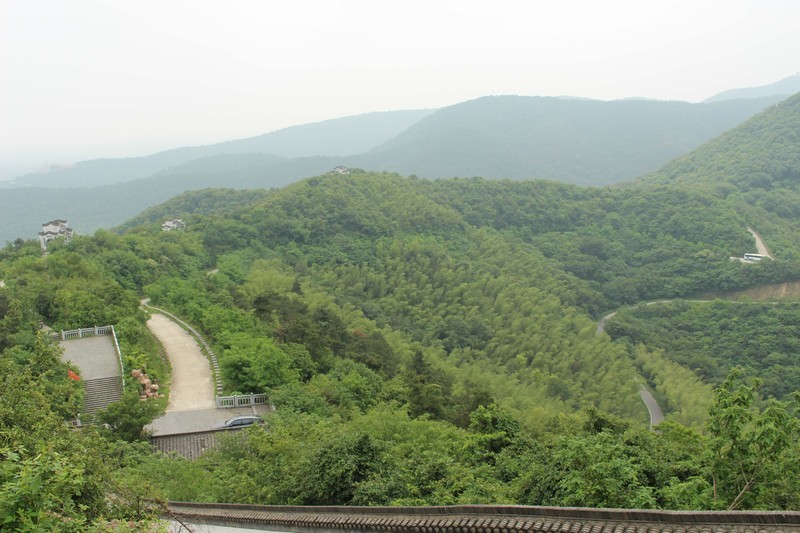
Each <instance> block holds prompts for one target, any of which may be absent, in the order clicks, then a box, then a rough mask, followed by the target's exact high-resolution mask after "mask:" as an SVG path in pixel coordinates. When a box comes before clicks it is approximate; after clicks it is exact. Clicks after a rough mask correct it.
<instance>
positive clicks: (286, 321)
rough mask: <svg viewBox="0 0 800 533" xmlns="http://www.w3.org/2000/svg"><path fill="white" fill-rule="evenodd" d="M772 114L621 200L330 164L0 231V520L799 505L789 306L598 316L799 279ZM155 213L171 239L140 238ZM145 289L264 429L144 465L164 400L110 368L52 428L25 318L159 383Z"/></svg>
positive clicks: (789, 185)
mask: <svg viewBox="0 0 800 533" xmlns="http://www.w3.org/2000/svg"><path fill="white" fill-rule="evenodd" d="M799 108H800V97H795V98H793V99H790V100H788V101H787V102H784V103H783V104H781V105H780V106H778V107H776V108H774V109H771V110H769V111H767V112H766V113H765V114H764V115H761V116H759V117H757V118H756V119H753V121H751V122H749V123H748V124H746V125H744V126H743V127H742V128H739V129H737V130H735V131H734V132H731V133H730V134H729V135H727V136H725V137H723V138H721V139H718V140H717V141H715V144H712V145H710V146H711V147H712V148H709V147H708V146H706V147H704V148H701V149H700V150H698V151H697V152H696V153H695V154H693V155H690V156H688V158H687V159H686V160H684V161H683V162H677V163H675V165H676V166H673V167H668V168H667V169H665V170H664V171H663V172H662V173H661V174H659V175H657V176H655V177H653V178H651V179H647V180H642V181H640V182H637V183H634V184H631V185H628V186H624V187H606V188H593V189H590V188H579V187H577V186H573V185H567V184H561V183H556V182H549V181H523V182H520V181H504V180H501V181H490V180H483V179H480V178H470V179H450V180H440V181H428V180H424V179H419V178H413V177H412V178H406V177H401V176H399V175H396V174H386V173H374V172H366V171H361V170H357V169H351V170H350V173H349V174H336V173H330V174H325V175H320V176H317V177H315V178H311V179H306V180H303V181H301V182H298V183H295V184H292V185H289V186H287V187H285V188H283V189H279V190H273V191H233V190H205V191H199V192H191V193H185V194H183V195H181V196H178V197H176V198H174V199H173V200H171V201H169V202H167V203H166V204H164V205H161V206H159V207H157V208H154V209H152V210H150V211H148V212H146V213H143V214H142V215H141V217H140V218H138V219H137V220H136V221H135V222H132V223H131V224H129V225H128V226H127V227H126V228H125V229H124V231H122V230H121V231H119V232H112V231H108V230H100V231H97V232H96V233H95V234H94V235H93V236H84V237H75V238H74V239H73V240H72V241H71V242H69V243H66V242H60V241H56V242H53V243H51V245H50V246H49V248H48V253H47V254H46V255H43V254H41V251H40V249H39V247H38V243H36V242H33V241H23V240H18V241H16V242H14V243H11V244H9V245H7V246H6V247H5V248H3V249H2V250H0V280H3V284H2V287H0V350H2V354H3V357H2V359H0V373H2V377H3V379H4V381H5V382H6V383H7V384H8V385H7V388H6V390H5V391H4V394H3V395H2V399H0V454H2V456H3V463H2V464H3V466H2V468H1V469H0V495H2V497H0V519H2V520H3V524H4V526H6V525H8V527H11V528H24V527H27V528H30V529H35V528H36V527H39V528H42V527H45V528H47V527H49V528H58V527H62V528H64V529H66V528H67V527H66V526H64V524H72V525H71V526H70V527H72V528H73V529H76V530H80V529H81V528H86V527H88V526H89V525H97V524H103V523H104V521H105V522H107V521H108V520H112V519H115V518H130V517H136V518H137V519H144V518H147V516H146V514H143V509H142V507H141V505H139V504H140V503H141V500H142V498H145V497H148V498H155V500H156V501H160V500H163V499H166V498H171V499H176V500H196V501H213V500H216V501H235V502H241V503H249V502H254V503H275V504H365V505H369V504H455V503H522V504H539V505H568V506H597V507H637V508H667V509H726V508H731V509H739V508H753V509H800V500H798V495H800V485H798V480H800V455H799V452H798V449H797V447H796V446H794V445H793V443H795V442H796V441H797V439H798V437H800V427H798V425H799V424H798V418H797V407H798V406H797V401H798V396H797V395H796V394H793V393H794V392H795V391H793V390H792V387H794V386H795V385H793V383H794V381H793V379H794V377H793V376H796V375H797V372H798V361H797V356H796V352H795V350H794V348H795V343H794V342H793V341H792V340H791V338H784V337H789V335H790V332H791V328H792V327H793V325H794V324H795V323H796V322H797V321H798V318H797V316H798V315H797V312H798V309H797V307H796V306H795V305H794V304H781V305H774V306H769V305H766V304H762V305H760V307H759V306H756V305H753V306H750V305H749V304H726V303H723V302H717V303H712V304H708V306H707V307H694V306H693V304H689V303H675V304H672V305H665V306H663V307H661V306H645V307H643V308H637V310H632V311H630V312H623V313H621V314H620V316H619V317H617V318H618V320H616V321H611V322H610V323H609V324H608V326H607V327H608V328H609V333H610V334H611V335H610V336H609V335H606V334H604V333H598V330H597V319H598V318H599V317H600V316H601V315H603V314H605V313H606V312H608V311H610V310H615V309H617V308H618V307H619V306H621V305H627V304H637V303H640V302H642V301H647V300H651V299H673V298H687V297H693V296H696V295H702V294H703V293H704V292H706V291H714V292H716V293H718V294H719V293H724V292H725V291H727V290H734V289H742V288H746V287H752V286H757V285H763V284H768V283H775V282H784V281H794V280H798V279H800V255H798V253H799V252H800V243H799V242H798V240H797V239H798V237H797V234H798V232H797V231H796V229H797V228H796V227H795V225H796V224H797V218H796V216H795V215H794V214H793V212H792V211H787V210H785V209H783V208H781V207H780V205H779V204H776V203H774V202H771V201H768V200H767V198H768V197H769V196H768V195H769V192H770V191H773V190H779V191H780V195H781V197H782V198H788V199H789V200H790V201H791V200H792V199H795V197H796V196H797V194H798V187H797V185H798V180H796V179H795V178H796V177H797V176H796V175H795V170H796V169H795V163H796V161H795V159H796V158H795V156H796V153H797V152H796V150H795V151H792V150H791V149H787V146H789V147H791V146H792V143H794V146H795V148H796V147H797V141H796V137H794V138H793V137H791V134H792V132H797V131H799V130H800V109H799ZM775 131H778V132H781V133H780V135H779V137H780V138H781V139H789V140H788V141H787V142H788V145H787V144H785V143H781V142H775V143H771V142H768V141H765V140H764V139H767V140H768V139H772V138H776V137H775V135H776V134H775ZM791 139H795V140H794V141H792V140H791ZM748 146H758V147H760V148H759V149H758V150H757V151H756V152H753V157H758V158H759V159H758V161H752V160H750V159H748V160H747V161H746V162H741V165H734V163H730V165H729V167H726V168H727V169H726V170H725V175H726V176H729V177H730V178H731V179H729V180H727V181H725V180H720V179H717V178H716V177H715V175H714V171H713V169H715V168H717V166H718V165H721V164H723V163H722V162H721V161H719V162H714V161H712V159H713V158H716V157H720V158H722V157H727V156H726V155H725V154H727V153H729V152H730V153H737V154H741V153H748V152H747V147H748ZM714 147H717V148H714ZM687 161H688V162H687ZM733 161H737V160H735V159H734V160H733ZM681 165H683V166H684V167H686V168H689V166H691V167H692V168H696V169H698V170H697V173H696V175H695V176H694V178H693V179H688V178H684V177H683V176H685V174H673V173H674V172H676V171H675V170H674V169H675V168H683V167H681ZM670 169H672V170H670ZM702 169H708V170H702ZM739 169H743V170H739ZM701 170H702V172H701ZM754 172H760V173H761V174H759V178H758V179H757V180H750V179H745V178H746V177H747V176H752V175H753V173H754ZM737 176H744V178H742V179H739V178H737ZM177 216H180V217H183V218H184V220H185V221H186V222H187V230H186V231H171V232H163V231H161V228H160V222H161V221H162V220H163V218H164V217H166V218H173V217H177ZM748 226H752V227H754V228H757V229H758V230H759V231H760V232H761V233H762V235H763V236H764V238H765V239H766V240H767V242H768V243H769V244H770V246H771V248H772V250H773V253H774V255H775V260H774V261H770V260H764V261H761V262H759V263H753V264H747V263H742V262H740V261H732V260H731V259H730V257H731V256H741V255H742V254H743V253H744V252H747V251H754V247H755V245H754V243H753V239H752V237H751V235H750V234H749V233H748V231H747V227H748ZM143 297H148V298H150V299H151V300H152V302H154V303H155V304H157V305H158V306H160V307H163V308H165V309H168V310H170V311H171V312H173V313H175V314H177V315H179V316H181V317H182V318H183V319H184V320H186V321H188V322H190V323H191V324H193V325H194V326H195V327H197V328H198V329H199V330H201V331H202V332H203V334H204V335H205V336H206V337H207V338H208V339H209V341H210V342H211V343H212V345H213V347H214V350H215V352H216V353H217V354H218V357H219V360H220V366H221V371H222V380H223V383H222V385H223V387H224V389H225V392H245V393H247V392H266V393H268V394H269V395H270V399H271V401H272V402H273V403H274V404H275V405H276V407H277V411H276V412H275V413H274V414H273V415H271V416H270V419H269V421H268V424H267V430H266V431H265V430H263V429H261V428H254V429H253V430H250V431H248V433H247V438H246V439H239V438H231V439H223V443H222V444H221V445H220V446H219V447H218V448H217V449H215V450H214V451H213V452H211V453H209V454H207V455H206V456H204V457H203V458H201V459H200V460H197V461H194V462H189V461H185V460H182V459H178V458H175V457H167V456H163V455H159V454H155V453H154V452H152V450H150V449H149V447H148V446H147V445H146V444H145V443H142V442H141V439H143V438H144V437H145V434H144V433H143V431H142V430H143V427H144V424H145V423H146V422H147V420H149V419H150V418H152V417H153V416H155V415H156V414H157V413H158V411H159V409H161V408H163V405H162V404H159V403H158V402H155V403H149V402H140V401H139V400H138V392H139V391H138V390H137V387H138V385H137V384H136V383H135V382H131V383H128V384H127V387H128V391H127V394H126V395H125V396H124V398H123V400H122V402H120V403H119V404H116V405H115V406H114V407H113V408H110V409H109V410H108V411H107V412H105V413H102V414H101V415H100V420H101V421H103V422H105V424H106V425H105V426H103V425H98V426H95V427H91V428H86V429H84V430H82V431H80V432H73V431H69V430H67V429H66V425H65V424H64V420H66V419H68V418H70V417H72V416H74V415H75V414H76V413H77V412H78V411H80V409H81V403H82V398H81V394H82V393H81V388H80V385H79V384H77V383H76V382H74V381H72V380H70V379H69V378H68V374H67V367H66V366H65V365H64V364H63V363H61V361H60V359H59V358H58V350H57V348H56V347H55V346H54V345H53V344H52V342H51V341H50V340H49V339H48V337H47V336H46V335H43V334H42V333H41V331H40V324H41V323H44V324H46V325H48V326H51V327H54V328H57V329H61V328H65V329H66V328H73V327H80V326H87V325H94V324H105V323H113V324H117V326H118V329H119V330H120V343H121V344H122V349H123V353H124V354H125V364H126V365H127V366H128V367H136V368H138V367H142V366H144V367H147V369H148V372H150V373H151V374H152V375H153V376H154V377H156V379H158V380H159V381H161V382H162V383H164V385H165V386H167V387H168V385H169V368H168V366H167V365H165V363H164V362H163V360H162V359H161V356H160V353H159V348H158V346H157V343H155V342H154V340H153V338H152V337H151V336H150V334H149V333H148V331H147V329H146V327H145V321H146V319H147V315H146V313H145V311H143V310H142V309H141V308H140V307H139V301H140V299H141V298H143ZM737 305H740V307H736V306H737ZM641 313H645V314H641ZM642 316H647V317H648V320H646V321H645V320H642V319H641V317H642ZM736 322H738V323H742V322H746V324H742V326H741V327H739V328H736V327H734V323H736ZM677 332H679V333H680V334H677ZM743 335H748V336H752V337H753V339H752V340H753V341H755V342H756V345H755V346H756V347H759V349H751V348H753V346H754V345H748V344H746V343H745V342H743V340H742V339H741V336H743ZM767 347H768V348H767ZM761 348H764V349H768V350H769V352H768V353H767V352H764V351H763V350H762V349H761ZM73 370H75V369H73ZM745 372H746V373H745ZM784 378H786V379H784ZM788 378H791V379H788ZM761 383H763V385H764V388H763V389H760V388H759V385H760V384H761ZM642 385H646V386H647V387H649V388H650V389H651V390H652V391H653V393H654V394H655V396H656V398H657V399H658V400H659V402H660V403H661V404H662V407H663V408H664V410H665V412H666V415H667V421H666V422H665V423H663V424H662V425H661V426H659V428H658V431H657V432H651V431H649V430H648V428H647V418H648V417H647V411H646V409H645V407H644V405H643V404H642V402H641V400H640V398H639V395H638V393H639V389H640V387H641V386H642ZM712 387H716V388H714V389H712ZM761 391H763V392H765V394H764V395H761ZM768 396H773V398H769V399H765V398H767V397H768ZM19 398H24V399H25V401H18V399H19ZM186 480H191V482H190V483H189V482H187V481H186Z"/></svg>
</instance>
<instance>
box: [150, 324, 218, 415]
mask: <svg viewBox="0 0 800 533" xmlns="http://www.w3.org/2000/svg"><path fill="white" fill-rule="evenodd" d="M147 327H148V328H149V329H150V331H151V332H152V333H153V335H155V336H156V337H157V338H158V340H159V341H161V344H162V345H163V346H164V349H165V350H166V352H167V356H168V357H169V362H170V365H171V366H172V384H171V385H170V392H169V404H168V405H167V412H170V411H188V410H194V409H213V408H215V405H214V380H213V379H211V366H210V365H209V363H208V359H206V356H205V355H203V352H202V351H201V350H200V346H198V344H197V341H195V340H194V338H193V337H192V336H191V335H189V333H187V332H186V331H185V330H184V329H182V328H181V327H180V326H179V325H177V324H176V323H175V322H173V321H172V320H170V319H169V318H167V317H165V316H164V315H160V314H157V313H153V315H152V316H151V318H150V320H148V321H147Z"/></svg>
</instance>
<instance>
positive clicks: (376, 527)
mask: <svg viewBox="0 0 800 533" xmlns="http://www.w3.org/2000/svg"><path fill="white" fill-rule="evenodd" d="M169 510H170V511H171V512H172V513H173V514H174V515H175V516H178V517H180V518H181V519H182V520H188V521H189V522H195V523H209V524H210V523H213V524H218V525H227V526H234V525H239V526H240V527H242V526H243V527H252V528H253V529H272V530H282V531H322V530H326V531H331V530H342V531H398V532H400V531H415V532H420V533H428V532H431V533H433V532H437V533H449V532H463V533H473V532H474V533H482V532H507V533H510V532H517V531H520V532H522V531H531V532H559V533H667V532H669V533H694V532H697V533H705V532H708V533H757V532H764V533H767V532H769V533H778V532H780V533H797V532H800V513H798V512H780V511H778V512H755V511H741V512H725V511H648V510H627V509H584V508H568V507H527V506H502V505H485V506H484V505H458V506H447V507H312V506H266V505H241V504H205V503H181V502H170V504H169Z"/></svg>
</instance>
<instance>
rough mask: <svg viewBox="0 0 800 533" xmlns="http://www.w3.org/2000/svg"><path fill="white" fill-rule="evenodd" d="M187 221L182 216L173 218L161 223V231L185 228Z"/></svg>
mask: <svg viewBox="0 0 800 533" xmlns="http://www.w3.org/2000/svg"><path fill="white" fill-rule="evenodd" d="M184 229H186V223H185V222H184V221H183V220H181V219H180V218H173V219H172V220H167V221H166V222H164V223H163V224H161V231H172V230H184Z"/></svg>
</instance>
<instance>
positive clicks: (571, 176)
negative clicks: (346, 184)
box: [352, 96, 780, 185]
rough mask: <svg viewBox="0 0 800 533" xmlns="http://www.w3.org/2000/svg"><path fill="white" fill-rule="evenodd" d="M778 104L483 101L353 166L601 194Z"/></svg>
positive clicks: (436, 117) (435, 117) (446, 112)
mask: <svg viewBox="0 0 800 533" xmlns="http://www.w3.org/2000/svg"><path fill="white" fill-rule="evenodd" d="M779 100H780V98H779V97H767V98H763V99H751V100H739V101H733V102H720V103H716V104H690V103H687V102H665V101H657V100H638V99H636V100H631V99H628V100H615V101H600V100H566V99H563V98H551V97H530V96H488V97H483V98H478V99H476V100H471V101H468V102H464V103H461V104H456V105H454V106H450V107H446V108H443V109H440V110H439V111H436V112H435V113H432V114H431V115H429V116H427V117H425V118H424V119H422V120H420V121H419V122H418V123H416V124H414V125H413V126H411V127H410V128H408V129H407V130H406V131H404V132H402V133H400V134H399V135H398V136H396V137H394V138H393V139H391V140H389V141H387V142H386V143H385V144H383V145H381V146H379V147H377V148H374V149H373V150H371V151H370V152H368V153H366V154H362V155H360V156H357V157H355V158H353V159H352V161H354V164H355V165H356V166H358V167H361V168H370V169H374V170H385V171H391V172H398V173H400V174H416V175H418V176H420V177H425V178H447V177H456V176H460V177H471V176H481V177H486V178H512V179H530V178H547V179H554V180H558V181H565V182H568V183H576V184H579V185H607V184H610V183H616V182H620V181H626V180H631V179H633V178H636V177H638V176H641V175H644V174H647V173H649V172H652V171H654V170H656V169H657V168H658V167H659V166H661V165H663V164H665V163H667V162H668V161H670V160H671V159H673V158H675V157H678V156H679V155H682V154H684V153H686V152H688V151H689V150H691V149H693V148H694V147H696V146H698V145H700V144H701V143H702V142H704V141H707V140H708V139H711V138H713V137H714V136H716V135H719V134H720V133H722V132H723V131H725V130H727V129H729V128H732V127H733V126H735V125H737V124H739V123H741V122H742V121H744V120H746V119H747V118H749V117H751V116H752V115H754V114H756V113H758V112H759V111H761V110H762V109H763V108H765V107H767V106H768V105H770V104H773V103H776V102H778V101H779Z"/></svg>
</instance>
